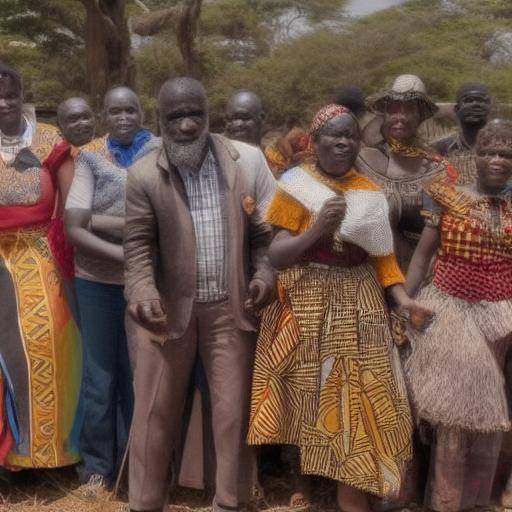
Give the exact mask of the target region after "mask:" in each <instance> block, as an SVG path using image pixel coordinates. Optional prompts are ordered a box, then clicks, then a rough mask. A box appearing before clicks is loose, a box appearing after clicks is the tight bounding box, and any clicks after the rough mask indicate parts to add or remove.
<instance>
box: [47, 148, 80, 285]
mask: <svg viewBox="0 0 512 512" xmlns="http://www.w3.org/2000/svg"><path fill="white" fill-rule="evenodd" d="M70 155H71V145H70V144H69V142H67V141H62V142H60V143H59V144H57V145H56V146H55V147H54V148H53V150H52V152H51V153H50V154H49V155H48V157H47V158H46V160H45V161H44V162H43V165H44V166H45V168H46V169H48V171H49V172H50V175H51V176H52V179H53V183H54V186H55V187H56V186H57V173H58V172H59V169H60V167H61V165H62V164H63V163H64V162H65V161H66V160H67V159H68V158H69V157H70ZM56 210H57V211H58V208H57V209H56ZM48 242H49V244H50V249H51V250H52V254H53V257H54V258H55V260H56V261H57V263H58V265H59V268H60V270H61V272H62V275H63V277H64V279H66V280H68V281H69V280H70V279H72V278H73V277H74V275H75V267H74V262H73V255H74V252H73V247H72V245H71V244H70V243H69V242H68V239H67V238H66V235H65V231H64V222H63V220H62V217H60V216H57V217H54V218H52V219H51V221H50V226H49V229H48Z"/></svg>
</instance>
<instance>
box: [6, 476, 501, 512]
mask: <svg viewBox="0 0 512 512" xmlns="http://www.w3.org/2000/svg"><path fill="white" fill-rule="evenodd" d="M78 485H79V484H78V480H77V478H76V474H75V472H74V470H73V468H68V469H60V470H47V471H38V472H29V471H26V472H23V473H19V474H16V475H14V477H13V478H12V479H11V481H10V482H7V481H5V480H0V512H128V511H129V508H128V505H127V502H126V493H125V492H123V491H121V493H120V494H121V496H120V497H117V498H114V497H113V496H112V495H110V494H107V493H105V495H104V496H102V497H101V498H100V499H98V500H94V501H90V500H86V499H84V498H82V497H81V496H80V495H78V493H77V492H76V490H77V488H78ZM262 485H263V487H264V489H265V500H264V501H263V502H262V503H260V507H259V508H260V510H266V511H268V512H275V511H280V512H287V511H290V509H289V508H288V507H287V499H288V497H289V496H290V493H291V484H290V481H289V479H285V478H282V477H279V476H275V475H271V476H268V477H266V478H263V480H262ZM334 497H335V496H334V487H333V486H332V485H331V484H330V483H328V482H326V481H325V480H321V479H318V480H315V481H314V485H313V501H314V503H315V505H314V506H313V507H312V509H311V510H312V512H335V508H334V503H335V501H334ZM169 501H170V503H171V505H169V511H170V512H171V511H172V512H207V511H209V510H210V507H209V504H210V503H211V496H210V495H208V493H206V492H201V491H192V490H188V489H183V488H178V489H177V490H175V491H173V492H172V493H171V495H170V499H169ZM401 510H402V512H420V511H421V510H423V509H422V508H421V507H419V506H417V505H415V504H411V505H410V506H409V507H408V508H406V509H401ZM503 510H505V509H501V508H499V507H495V508H489V509H486V511H488V512H501V511H503ZM479 511H480V512H486V511H485V510H484V509H479Z"/></svg>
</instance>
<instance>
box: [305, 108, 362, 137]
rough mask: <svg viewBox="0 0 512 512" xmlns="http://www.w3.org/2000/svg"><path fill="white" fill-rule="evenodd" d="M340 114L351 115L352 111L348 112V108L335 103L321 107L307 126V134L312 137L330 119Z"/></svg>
mask: <svg viewBox="0 0 512 512" xmlns="http://www.w3.org/2000/svg"><path fill="white" fill-rule="evenodd" d="M341 114H350V115H351V116H353V114H352V112H350V110H349V109H348V108H347V107H344V106H343V105H336V104H334V103H332V104H331V105H326V106H325V107H322V108H321V109H320V110H319V111H318V112H317V113H316V114H315V117H314V118H313V122H312V123H311V126H310V128H309V134H310V135H311V137H314V136H315V135H316V134H317V133H318V132H319V131H320V130H321V129H322V128H323V127H324V126H325V125H326V124H327V123H328V122H329V121H330V120H331V119H334V118H335V117H338V116H341Z"/></svg>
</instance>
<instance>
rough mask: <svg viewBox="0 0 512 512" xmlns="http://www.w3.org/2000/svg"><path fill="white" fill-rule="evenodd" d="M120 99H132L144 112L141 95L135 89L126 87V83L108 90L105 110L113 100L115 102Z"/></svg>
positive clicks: (104, 102) (104, 103) (104, 105)
mask: <svg viewBox="0 0 512 512" xmlns="http://www.w3.org/2000/svg"><path fill="white" fill-rule="evenodd" d="M119 99H122V100H129V101H132V102H133V103H135V104H136V105H137V107H138V108H139V110H140V111H141V112H142V106H141V104H140V100H139V97H138V96H137V93H136V92H135V91H134V90H133V89H130V88H129V87H126V86H124V85H120V86H119V87H113V88H112V89H110V90H108V91H107V93H106V94H105V97H104V98H103V108H104V109H105V111H106V110H107V108H108V107H109V105H110V104H111V103H112V102H115V101H117V100H119Z"/></svg>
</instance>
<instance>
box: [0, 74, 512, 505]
mask: <svg viewBox="0 0 512 512" xmlns="http://www.w3.org/2000/svg"><path fill="white" fill-rule="evenodd" d="M490 107H491V99H490V96H489V91H488V89H487V87H485V86H484V85H482V84H478V83H474V84H465V85H464V86H462V87H461V89H460V91H459V94H458V96H457V99H456V106H455V112H456V115H457V117H458V120H459V129H458V131H457V133H456V134H455V135H453V136H449V137H448V138H446V139H443V140H440V141H436V142H435V143H432V141H430V142H431V143H430V144H427V143H425V142H424V141H422V140H421V138H420V136H419V131H420V127H421V125H422V123H424V122H425V121H426V120H428V119H429V118H431V117H432V116H433V115H434V114H435V112H436V110H437V106H436V105H435V103H434V102H433V101H432V100H431V99H430V98H429V97H428V95H427V93H426V90H425V86H424V84H423V82H422V81H421V80H420V79H419V78H418V77H416V76H414V75H402V76H400V77H398V78H397V79H396V80H395V82H394V83H393V85H392V86H391V87H390V88H388V89H385V90H383V91H381V92H380V93H378V94H375V95H373V96H370V97H368V98H364V97H363V95H362V93H361V91H360V90H359V89H357V88H355V87H348V88H344V89H343V90H340V91H338V93H337V95H336V98H335V99H334V101H333V102H332V103H330V104H328V105H326V106H324V107H322V108H321V109H319V111H318V112H317V113H316V115H315V116H314V118H313V120H312V122H311V126H310V128H309V129H308V130H307V131H306V130H303V129H301V128H298V127H297V128H293V129H292V130H291V131H290V132H289V133H287V134H284V135H283V136H282V137H281V138H279V139H278V140H276V141H275V142H274V143H272V144H270V145H267V146H266V147H262V133H263V131H262V130H263V124H264V108H263V104H262V101H261V99H260V98H259V97H258V96H257V95H256V94H255V93H253V92H250V91H239V92H237V93H235V94H234V95H233V96H232V97H231V98H230V99H229V101H228V103H227V106H226V113H225V114H226V115H225V118H226V126H225V133H224V134H223V135H218V134H213V133H210V130H209V122H208V117H209V112H208V101H207V95H206V91H205V89H204V87H203V86H202V85H201V83H200V82H198V81H196V80H194V79H192V78H188V77H180V78H173V79H170V80H168V81H166V82H165V83H164V84H163V85H162V88H161V90H160V92H159V96H158V119H159V128H160V132H161V137H156V136H154V135H153V134H152V133H151V132H150V131H149V130H147V129H145V128H143V112H142V108H141V105H140V102H139V100H138V98H137V95H136V93H135V92H134V91H132V90H131V89H129V88H127V87H116V88H114V89H112V90H110V91H109V92H108V93H107V94H106V96H105V98H104V109H103V110H104V112H103V120H104V125H105V127H106V130H107V133H106V135H105V136H103V137H100V138H97V137H95V115H94V113H93V111H92V109H91V108H90V106H89V105H88V104H87V102H86V101H84V100H83V99H80V98H70V99H67V100H65V101H64V102H63V103H62V104H61V105H59V107H58V112H57V114H58V116H57V117H58V129H57V128H54V127H52V126H49V125H45V124H42V123H38V122H37V121H36V118H35V113H34V110H33V109H31V108H30V107H29V106H27V105H25V104H24V103H23V87H22V81H21V78H20V76H19V75H18V73H17V72H16V71H15V70H14V69H12V68H10V67H8V66H7V65H5V64H0V281H1V283H0V325H2V328H3V334H2V335H1V336H0V465H1V466H2V467H3V468H6V469H8V470H10V471H16V470H20V469H26V468H53V467H59V466H65V465H71V464H75V463H77V464H78V465H77V467H78V472H79V478H80V482H81V483H82V484H83V485H82V487H81V490H82V491H84V492H92V491H94V492H95V491H97V490H99V489H105V488H109V487H111V486H112V485H113V483H114V481H115V479H116V477H117V475H118V473H119V471H120V469H121V466H122V465H123V458H124V456H125V454H126V453H128V454H129V461H128V468H129V501H130V509H131V510H132V511H134V512H159V511H162V510H163V508H164V506H165V504H166V499H167V495H168V490H169V485H170V479H171V475H173V477H174V479H175V480H176V479H179V480H180V481H182V482H186V481H195V482H198V483H199V484H205V483H206V482H207V481H209V480H211V481H212V483H213V485H214V488H215V496H214V499H213V505H212V507H213V510H214V511H216V512H219V511H220V512H222V511H233V510H240V509H241V508H242V507H244V506H246V505H248V504H249V503H250V501H251V494H252V490H253V488H254V487H255V486H257V485H258V477H257V471H256V469H257V465H258V457H260V458H262V457H265V456H268V454H265V452H260V453H258V452H259V451H258V450H257V449H256V448H255V447H256V446H258V445H270V444H274V445H280V446H282V447H283V448H282V450H283V451H288V458H289V459H290V460H291V465H292V466H293V467H294V468H295V470H294V474H295V478H294V483H293V485H294V486H295V491H296V492H295V493H294V494H293V496H291V498H290V507H291V508H294V509H297V510H299V509H304V508H307V507H308V506H309V504H310V503H311V500H312V497H311V492H310V491H311V488H310V485H309V481H310V476H311V475H318V476H322V477H325V478H328V479H331V480H333V481H335V482H336V485H337V506H338V508H339V509H340V510H341V511H345V512H355V511H358V512H359V511H361V512H364V511H369V510H371V509H372V508H373V507H375V508H377V509H378V510H386V509H392V508H396V507H398V506H400V505H401V504H403V503H404V502H407V501H410V500H412V499H413V498H415V499H417V498H418V496H417V493H418V490H419V492H420V493H421V496H423V495H424V500H425V504H426V506H428V507H429V508H431V509H433V510H436V511H439V512H455V511H458V510H464V509H468V508H472V507H475V506H485V505H488V504H489V503H490V500H491V493H492V490H493V483H494V480H495V475H496V469H497V463H498V458H499V456H500V453H501V449H502V441H503V435H504V433H506V432H507V431H509V430H510V429H511V423H510V411H509V403H508V401H509V400H510V398H512V396H511V393H512V386H511V384H512V383H509V384H508V386H510V387H507V380H506V372H505V367H506V362H507V354H508V349H509V346H510V343H511V342H512V187H510V184H509V183H510V180H511V178H512V122H510V121H506V120H493V121H489V119H488V117H489V114H490ZM425 446H426V447H427V448H425ZM425 453H427V457H426V459H427V461H425V457H421V456H420V454H425ZM274 456H275V454H274ZM422 466H428V471H426V472H427V473H428V475H427V477H426V478H425V479H423V478H422V474H423V473H425V471H422V469H425V468H424V467H423V468H422ZM184 473H186V478H185V475H184ZM187 479H188V480H187ZM424 480H425V481H424ZM501 500H502V503H503V504H504V505H509V504H512V479H511V481H510V482H509V483H507V486H506V488H505V489H504V490H503V493H502V496H501Z"/></svg>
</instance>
